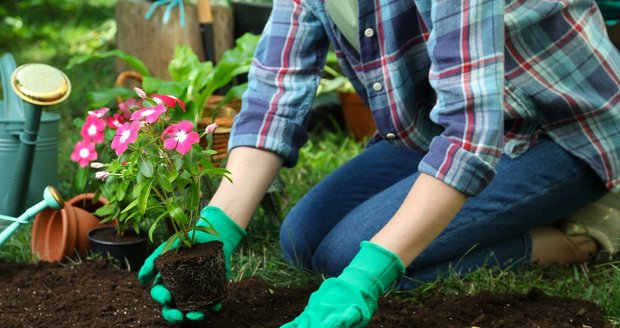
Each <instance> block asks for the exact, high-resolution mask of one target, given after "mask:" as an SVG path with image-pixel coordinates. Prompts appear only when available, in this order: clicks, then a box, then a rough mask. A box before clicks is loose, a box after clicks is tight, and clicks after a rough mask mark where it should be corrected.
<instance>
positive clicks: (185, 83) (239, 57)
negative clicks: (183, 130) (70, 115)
mask: <svg viewBox="0 0 620 328" xmlns="http://www.w3.org/2000/svg"><path fill="white" fill-rule="evenodd" d="M257 44H258V35H254V34H251V33H246V34H244V35H243V36H241V37H240V38H238V39H237V40H235V47H233V48H231V49H228V50H226V51H224V53H223V54H222V58H220V60H219V61H218V62H217V64H214V63H213V62H211V61H200V59H199V58H198V55H197V54H196V53H195V52H194V51H193V50H192V48H191V47H190V46H188V45H178V46H177V47H176V48H175V51H174V55H173V57H172V60H171V61H170V63H169V65H168V72H169V73H170V76H171V77H172V79H171V80H165V79H161V78H158V77H154V76H151V74H150V72H149V70H148V68H147V67H146V65H145V64H144V62H143V61H142V60H141V59H139V58H137V57H134V56H131V55H129V54H127V53H125V52H123V51H121V50H118V49H113V50H108V51H103V52H96V53H92V54H85V55H78V56H74V57H72V58H71V60H70V61H69V64H68V67H69V68H72V67H75V66H79V65H82V64H84V63H87V62H89V61H92V60H100V59H105V58H109V57H117V58H120V59H122V60H124V61H125V62H126V63H127V64H128V65H129V66H131V67H132V68H133V69H134V70H136V71H137V72H138V73H139V74H141V75H142V77H143V81H142V88H143V89H144V90H145V91H146V92H149V93H157V94H167V95H173V96H175V97H177V98H179V99H181V100H183V102H184V103H185V104H186V111H184V112H182V113H177V115H178V116H177V117H176V118H178V119H188V120H191V121H192V122H198V121H199V120H200V119H201V118H202V117H203V116H204V114H205V108H206V106H205V105H206V103H207V101H208V99H209V98H210V97H211V96H212V95H214V94H215V93H216V92H220V93H222V94H224V97H223V98H222V99H221V101H220V102H219V103H218V104H217V105H216V106H215V108H214V109H213V112H211V113H209V115H211V116H215V115H216V114H217V112H216V111H217V110H218V109H219V108H220V107H221V106H222V105H224V104H226V103H228V102H230V101H231V100H233V99H239V98H241V95H242V94H243V92H244V91H245V90H246V89H247V83H246V82H244V83H239V84H236V83H235V80H234V79H235V78H236V77H237V76H240V75H244V74H246V73H247V72H248V71H249V69H250V64H251V62H252V55H253V54H254V50H255V49H256V45H257ZM128 94H130V91H129V90H128V89H127V88H125V87H123V86H118V87H114V88H106V89H103V90H93V91H91V92H89V94H88V99H89V101H90V104H89V106H91V107H99V106H105V105H107V104H109V103H110V102H112V101H113V100H114V99H115V98H116V97H117V96H121V97H126V96H127V95H128Z"/></svg>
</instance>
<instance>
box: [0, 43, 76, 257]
mask: <svg viewBox="0 0 620 328" xmlns="http://www.w3.org/2000/svg"><path fill="white" fill-rule="evenodd" d="M0 78H1V79H2V90H3V95H4V98H3V99H2V101H0V230H2V231H1V232H0V245H1V244H2V243H4V241H6V239H7V238H8V237H9V236H10V234H12V233H13V232H14V231H15V230H16V229H17V226H19V225H20V224H24V223H27V222H28V220H29V219H30V217H32V216H33V215H35V214H36V213H38V212H39V211H41V210H43V209H45V208H46V207H52V208H58V207H61V206H62V203H63V202H62V198H60V197H59V195H58V192H57V191H56V189H54V188H53V187H46V186H47V185H50V184H51V185H53V184H56V180H57V168H58V164H57V157H58V146H57V144H58V120H59V116H58V115H57V114H52V113H48V112H44V111H43V107H46V106H51V105H55V104H58V103H60V102H62V101H64V100H65V99H66V98H67V97H68V96H69V94H70V92H71V83H70V82H69V79H68V78H67V76H66V75H65V74H64V73H62V72H61V71H60V70H58V69H56V68H54V67H51V66H48V65H45V64H36V63H34V64H25V65H22V66H20V67H17V68H16V67H15V60H14V59H13V57H12V56H11V55H10V54H5V55H4V56H2V57H0ZM42 191H43V193H44V195H43V198H44V200H43V201H40V202H37V201H36V200H40V199H41V192H42ZM29 196H30V197H29ZM31 205H32V206H31ZM26 206H31V207H30V208H29V209H28V210H27V211H26V212H24V209H25V207H26ZM22 212H24V213H22ZM7 222H10V225H9V226H8V227H6V223H7Z"/></svg>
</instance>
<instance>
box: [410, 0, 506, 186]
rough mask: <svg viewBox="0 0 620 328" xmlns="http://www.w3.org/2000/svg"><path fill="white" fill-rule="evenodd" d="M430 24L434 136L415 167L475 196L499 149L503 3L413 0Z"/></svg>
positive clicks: (486, 181)
mask: <svg viewBox="0 0 620 328" xmlns="http://www.w3.org/2000/svg"><path fill="white" fill-rule="evenodd" d="M416 4H418V8H419V10H420V14H421V15H422V17H423V18H424V20H425V22H426V23H427V25H428V28H429V31H430V34H429V39H428V41H427V47H428V52H429V56H430V58H431V69H430V73H429V79H430V83H431V85H432V87H433V88H434V89H435V92H436V94H437V103H436V104H435V106H434V108H433V110H432V111H431V120H432V121H433V122H434V123H436V124H439V125H441V126H442V127H443V128H444V130H443V132H442V133H441V135H439V136H437V137H435V138H434V139H433V140H432V142H431V144H430V146H429V152H428V154H427V155H426V156H425V157H424V159H423V160H422V162H421V163H420V165H419V170H420V171H421V172H424V173H426V174H429V175H431V176H433V177H436V178H437V179H439V180H441V181H443V182H445V183H446V184H448V185H450V186H452V187H454V188H456V189H457V190H459V191H461V192H463V193H465V194H467V195H469V196H476V195H478V194H479V193H480V192H481V191H482V190H483V189H484V188H485V187H486V186H487V185H488V184H489V183H490V181H491V180H492V179H493V177H494V176H495V165H496V163H497V161H498V160H499V156H500V155H501V153H502V146H501V143H502V134H503V95H502V90H503V84H504V22H503V11H504V1H493V0H462V1H453V0H427V1H416Z"/></svg>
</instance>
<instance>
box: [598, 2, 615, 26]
mask: <svg viewBox="0 0 620 328" xmlns="http://www.w3.org/2000/svg"><path fill="white" fill-rule="evenodd" d="M596 2H597V3H598V6H599V8H601V12H602V13H603V18H605V22H606V23H607V25H614V24H616V23H618V22H620V1H618V0H596Z"/></svg>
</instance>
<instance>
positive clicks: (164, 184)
mask: <svg viewBox="0 0 620 328" xmlns="http://www.w3.org/2000/svg"><path fill="white" fill-rule="evenodd" d="M157 183H158V184H159V186H160V187H161V189H163V190H164V191H165V192H172V191H173V190H174V189H173V187H172V183H170V181H168V179H167V178H166V177H165V176H162V175H161V174H158V175H157Z"/></svg>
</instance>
